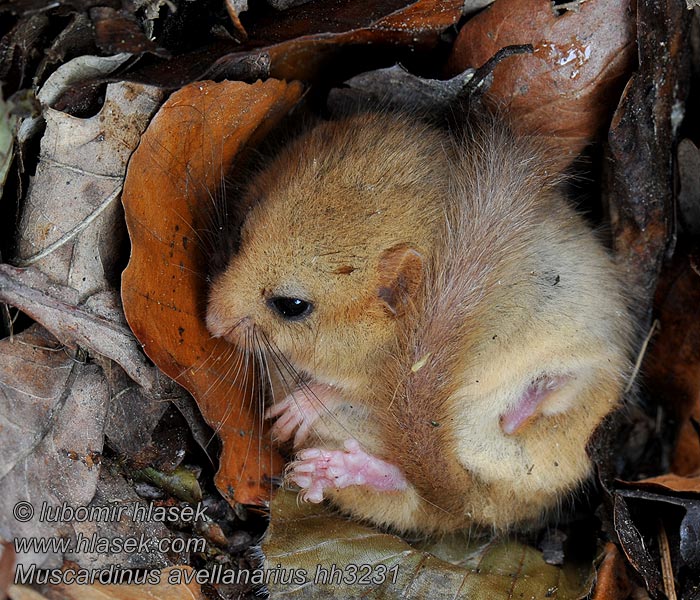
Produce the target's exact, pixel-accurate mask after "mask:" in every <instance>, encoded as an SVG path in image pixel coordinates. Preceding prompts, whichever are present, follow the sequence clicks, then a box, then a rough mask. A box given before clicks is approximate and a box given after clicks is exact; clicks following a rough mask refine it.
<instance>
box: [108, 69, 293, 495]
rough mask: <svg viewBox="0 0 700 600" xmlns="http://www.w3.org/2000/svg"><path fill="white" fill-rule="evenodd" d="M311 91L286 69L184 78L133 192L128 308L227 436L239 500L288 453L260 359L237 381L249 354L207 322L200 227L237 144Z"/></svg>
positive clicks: (226, 452) (229, 490) (151, 136)
mask: <svg viewBox="0 0 700 600" xmlns="http://www.w3.org/2000/svg"><path fill="white" fill-rule="evenodd" d="M301 93H302V86H301V85H300V84H299V83H297V82H292V83H285V82H281V81H275V80H268V81H265V82H257V83H255V84H253V85H249V84H246V83H242V82H222V83H213V82H197V83H195V84H192V85H189V86H187V87H185V88H183V89H181V90H179V91H178V92H176V93H174V94H173V95H172V96H171V97H170V98H169V99H168V101H167V102H166V103H165V104H164V105H163V106H162V108H161V109H160V111H159V112H158V114H157V115H156V116H155V117H154V119H153V121H152V122H151V124H150V126H149V128H148V129H147V131H146V132H145V134H144V135H143V137H142V139H141V143H140V145H139V147H138V149H137V150H136V152H134V155H133V156H132V158H131V162H130V164H129V169H128V172H127V177H126V181H125V184H124V192H123V195H122V200H123V203H124V209H125V211H126V221H127V226H128V229H129V235H130V237H131V244H132V250H131V260H130V262H129V265H128V267H127V269H126V271H125V272H124V274H123V276H122V299H123V302H124V311H125V313H126V317H127V320H128V322H129V325H130V326H131V329H132V330H133V332H134V334H135V335H136V337H137V338H138V339H139V341H140V342H141V343H142V344H143V346H144V351H145V352H146V354H147V355H148V356H149V357H150V358H151V359H152V360H153V362H155V363H156V365H158V367H159V368H160V369H161V370H162V371H164V372H165V373H166V374H167V375H169V376H170V377H172V378H173V379H174V380H175V381H177V382H178V383H179V384H181V385H182V386H184V387H185V388H186V389H187V390H188V391H189V392H190V393H192V395H193V396H194V398H195V400H196V401H197V403H198V405H199V408H200V410H201V411H202V414H203V415H204V418H205V419H206V420H207V422H208V423H209V424H210V425H211V426H212V427H213V428H214V429H216V430H217V432H218V433H219V435H220V436H221V440H222V455H221V465H220V470H219V472H218V474H217V478H216V485H217V487H218V488H219V490H220V491H221V493H222V494H223V495H224V497H226V498H227V500H229V502H232V501H234V500H235V501H237V502H241V503H245V504H255V503H259V502H261V501H264V500H266V499H267V496H268V495H269V490H268V489H267V486H266V485H265V483H264V480H265V478H269V477H270V476H271V475H273V474H276V473H278V472H279V471H280V470H281V467H282V463H281V459H280V457H279V455H278V454H277V453H276V451H274V450H272V449H271V448H270V446H269V443H267V442H265V438H264V436H263V431H262V426H261V411H260V410H258V409H259V408H260V407H256V403H255V402H254V399H253V397H252V394H251V391H250V389H249V388H250V386H243V385H242V384H241V383H240V380H243V381H251V380H252V378H251V374H252V372H251V370H250V368H249V367H248V370H247V372H246V369H243V376H242V377H238V381H236V382H234V381H231V380H232V379H233V376H232V373H234V372H237V366H238V365H240V364H241V363H240V362H239V361H241V360H242V357H241V356H240V355H239V354H238V352H237V351H236V350H235V349H234V348H233V347H231V346H230V345H228V344H226V343H225V342H223V341H222V340H214V339H212V338H211V337H210V335H209V333H208V332H207V330H206V328H205V325H204V314H205V301H206V286H205V275H206V273H205V272H203V271H204V270H205V269H204V268H203V266H202V265H205V264H206V256H202V253H203V252H204V247H203V246H202V245H201V244H200V241H201V234H200V233H199V232H200V231H202V230H203V229H204V224H205V221H203V220H202V219H203V218H206V216H205V213H206V210H205V208H206V207H207V206H208V205H210V204H211V198H212V194H213V190H218V189H219V188H220V186H221V182H222V176H223V175H222V174H225V173H228V172H229V170H230V168H231V166H232V165H233V164H234V162H235V159H236V156H237V154H238V152H239V151H240V150H241V148H243V146H245V145H246V144H248V143H254V142H255V141H257V140H259V139H260V138H262V137H263V136H264V135H265V134H266V133H267V132H268V131H269V130H270V129H272V128H273V127H274V126H275V124H276V123H278V122H279V120H280V119H281V118H282V117H283V116H284V115H285V114H286V113H287V112H288V111H289V110H290V108H291V107H292V106H294V105H295V104H296V103H297V102H298V100H299V98H300V97H301ZM243 364H244V365H246V366H247V365H248V362H245V363H243ZM246 375H247V377H246Z"/></svg>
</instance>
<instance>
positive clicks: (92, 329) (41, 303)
mask: <svg viewBox="0 0 700 600" xmlns="http://www.w3.org/2000/svg"><path fill="white" fill-rule="evenodd" d="M91 299H92V300H96V302H93V303H92V304H93V307H94V308H95V309H96V310H90V308H89V307H88V304H89V303H90V300H91ZM0 301H2V302H6V303H8V304H10V305H11V306H15V307H17V308H19V309H20V310H22V311H23V312H25V313H27V314H28V315H29V316H30V317H32V318H33V319H34V320H35V321H37V322H38V323H46V328H47V329H48V330H49V331H51V333H53V334H54V335H55V336H56V338H58V339H59V340H61V341H62V342H63V343H64V344H66V345H67V346H69V347H71V348H76V347H77V346H81V347H83V348H86V349H90V350H91V351H93V352H95V353H97V354H100V355H102V356H105V357H107V358H110V359H112V360H114V361H115V362H116V363H118V364H119V365H120V366H121V367H122V368H123V369H124V370H125V371H126V372H127V374H128V375H129V377H131V379H133V380H134V381H135V382H136V383H138V384H139V385H140V386H141V387H143V388H144V390H145V391H146V392H147V393H149V394H152V395H157V393H158V390H159V388H160V384H159V382H158V375H157V373H156V372H155V370H154V369H153V368H152V367H151V366H150V365H149V364H148V362H147V359H146V357H145V356H144V355H143V353H142V352H141V350H140V348H139V345H138V342H137V341H136V339H135V338H134V336H133V334H132V333H131V331H129V329H128V327H127V326H126V323H125V322H124V317H123V315H122V314H121V312H119V311H118V310H117V309H116V305H117V299H116V297H115V295H114V294H113V293H111V292H108V291H105V292H98V294H96V295H95V296H93V297H90V298H87V299H86V302H85V304H84V305H83V306H79V305H80V304H81V302H80V298H79V295H78V292H77V291H76V290H74V289H73V288H69V287H67V286H62V285H59V284H57V283H53V282H52V281H51V280H50V279H49V278H48V276H47V275H45V274H44V273H41V272H40V271H37V270H35V269H15V268H14V267H11V266H9V265H6V264H0ZM100 305H101V308H100ZM110 305H111V306H110ZM108 308H109V309H111V310H107V309H108Z"/></svg>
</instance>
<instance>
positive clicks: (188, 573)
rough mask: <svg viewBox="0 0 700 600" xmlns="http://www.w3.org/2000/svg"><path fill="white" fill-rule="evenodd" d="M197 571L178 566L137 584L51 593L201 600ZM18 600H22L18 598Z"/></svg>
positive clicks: (86, 598)
mask: <svg viewBox="0 0 700 600" xmlns="http://www.w3.org/2000/svg"><path fill="white" fill-rule="evenodd" d="M195 577H196V571H195V570H194V569H192V567H189V566H187V565H178V566H175V567H169V568H167V569H163V570H162V571H158V573H157V575H153V579H154V580H155V581H153V582H152V581H151V580H148V579H146V580H144V581H145V583H142V582H141V581H142V580H141V579H139V580H137V581H138V583H134V584H102V583H99V582H98V583H95V584H92V585H58V586H52V589H53V590H55V591H56V592H58V594H60V595H61V597H62V598H63V599H64V600H94V599H95V598H99V599H100V600H144V599H150V598H157V599H158V600H204V599H205V598H206V596H204V594H202V590H201V588H200V586H199V583H197V581H196V579H195ZM18 600H24V599H23V598H22V597H19V598H18Z"/></svg>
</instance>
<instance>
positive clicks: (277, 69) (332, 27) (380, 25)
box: [207, 0, 471, 81]
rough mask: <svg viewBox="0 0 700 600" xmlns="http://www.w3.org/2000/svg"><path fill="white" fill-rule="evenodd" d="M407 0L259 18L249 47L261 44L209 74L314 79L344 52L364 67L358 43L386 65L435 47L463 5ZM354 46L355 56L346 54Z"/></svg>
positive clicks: (372, 61)
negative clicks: (410, 53) (412, 50)
mask: <svg viewBox="0 0 700 600" xmlns="http://www.w3.org/2000/svg"><path fill="white" fill-rule="evenodd" d="M406 4H407V3H406V2H401V1H399V2H397V1H391V0H384V1H383V2H380V3H378V5H375V6H373V7H372V10H371V11H370V10H367V7H366V6H364V5H361V6H359V5H354V4H353V3H347V2H344V3H340V4H337V5H335V6H334V5H329V7H328V10H323V11H319V10H318V9H317V7H316V5H315V4H309V5H305V6H300V7H297V8H293V9H290V10H288V11H285V12H284V13H282V14H281V15H278V14H276V15H275V16H274V18H271V19H268V20H267V21H265V20H257V21H255V22H253V23H251V24H250V25H249V26H248V34H249V36H250V40H249V43H248V46H249V47H253V48H257V49H255V50H248V51H243V52H235V53H232V54H228V55H226V56H223V57H221V58H220V59H219V60H218V61H217V62H216V63H215V64H214V65H213V66H212V68H211V69H210V70H209V71H208V72H207V74H208V76H210V77H217V78H219V77H227V78H229V79H241V78H246V79H254V78H258V77H260V78H267V77H274V78H277V79H286V80H291V79H299V80H302V81H313V80H316V79H317V78H319V77H320V76H321V74H322V73H323V72H324V71H325V70H326V69H327V68H329V67H330V66H331V65H335V69H336V70H337V65H338V64H340V62H342V61H341V60H340V59H341V57H342V58H345V59H346V60H347V61H350V62H351V64H352V66H351V67H350V71H351V72H350V73H349V74H350V75H351V74H354V73H357V72H359V71H361V70H362V69H361V68H358V67H359V64H358V60H357V54H358V52H357V51H358V48H361V47H365V48H367V47H370V46H371V48H372V53H371V56H368V55H367V53H366V52H364V53H362V58H361V61H364V62H366V63H368V64H367V65H366V66H367V68H369V67H370V65H374V66H379V64H386V61H387V60H389V59H390V57H391V56H394V57H398V56H400V55H405V54H406V53H407V51H408V50H409V49H417V48H421V49H422V50H428V49H431V48H435V47H436V46H437V45H438V44H439V43H440V36H441V34H442V32H444V31H445V30H446V29H448V28H449V27H453V26H455V25H456V24H457V22H458V21H459V19H460V18H461V17H462V15H463V14H464V10H465V3H464V1H463V0H447V1H438V0H419V1H418V2H414V3H412V4H408V5H406ZM467 4H469V3H467ZM468 8H471V7H470V6H468ZM261 46H262V48H260V47H261ZM353 51H354V52H355V57H354V59H353V58H351V57H350V54H348V52H353ZM334 75H335V76H337V73H334Z"/></svg>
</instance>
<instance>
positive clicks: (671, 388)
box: [644, 248, 700, 475]
mask: <svg viewBox="0 0 700 600" xmlns="http://www.w3.org/2000/svg"><path fill="white" fill-rule="evenodd" d="M698 265H700V257H699V256H697V255H693V254H691V255H690V256H683V249H681V248H679V249H678V252H677V254H676V258H675V260H674V261H673V263H672V264H669V265H668V268H667V270H666V273H665V274H664V276H663V277H662V280H661V282H660V284H659V290H658V292H657V302H656V304H657V314H658V319H659V322H660V333H659V334H658V336H657V337H656V339H655V340H654V343H653V344H652V345H651V347H650V350H649V353H648V356H647V357H646V360H645V363H644V372H645V374H646V378H647V379H646V381H647V384H646V385H647V386H648V388H649V389H650V392H651V395H652V397H654V398H655V399H656V401H657V402H658V403H659V404H660V405H661V406H663V407H664V408H665V409H666V410H667V411H668V412H669V414H671V415H673V418H674V420H675V421H676V422H677V423H679V424H680V426H681V432H680V436H679V439H678V441H677V449H676V451H675V455H674V458H673V465H672V467H671V470H672V471H673V472H674V473H677V474H679V475H690V474H693V473H696V472H699V471H700V440H699V439H698V433H697V431H696V430H695V428H694V427H693V425H692V423H691V421H690V419H691V418H694V419H696V420H697V419H700V321H699V320H698V313H697V307H698V306H700V269H698Z"/></svg>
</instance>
